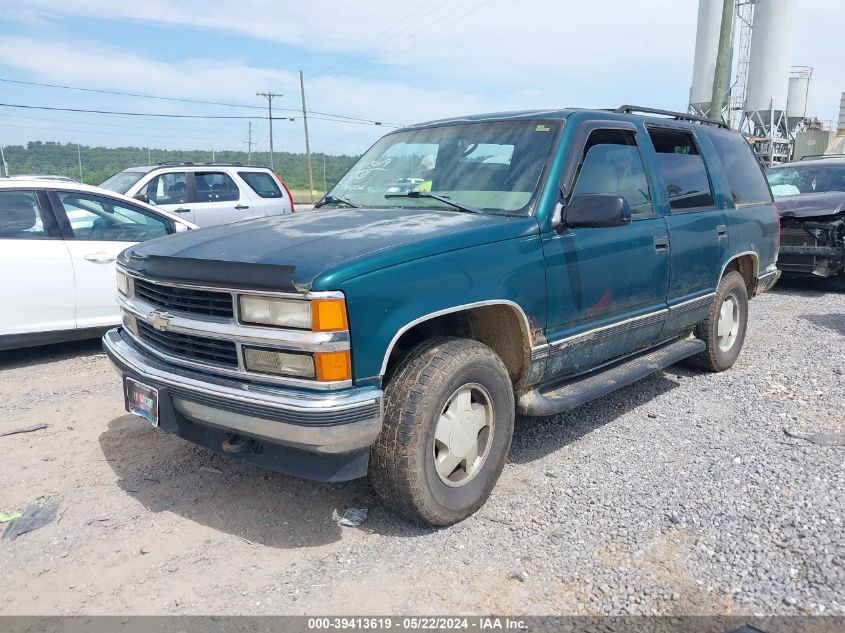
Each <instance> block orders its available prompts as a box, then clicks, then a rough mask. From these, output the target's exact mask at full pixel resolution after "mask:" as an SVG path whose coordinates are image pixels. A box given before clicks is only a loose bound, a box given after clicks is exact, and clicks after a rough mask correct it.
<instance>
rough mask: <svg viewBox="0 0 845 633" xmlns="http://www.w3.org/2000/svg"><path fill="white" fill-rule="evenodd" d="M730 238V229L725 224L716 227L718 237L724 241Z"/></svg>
mask: <svg viewBox="0 0 845 633" xmlns="http://www.w3.org/2000/svg"><path fill="white" fill-rule="evenodd" d="M727 236H728V227H727V226H725V225H724V224H719V225H717V226H716V237H718V238H719V239H722V238H723V237H727Z"/></svg>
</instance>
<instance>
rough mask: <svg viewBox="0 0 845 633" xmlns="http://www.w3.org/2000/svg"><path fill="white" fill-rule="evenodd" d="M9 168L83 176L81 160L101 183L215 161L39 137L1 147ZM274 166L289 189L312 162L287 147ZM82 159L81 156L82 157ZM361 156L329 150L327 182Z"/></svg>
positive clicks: (258, 160) (87, 175)
mask: <svg viewBox="0 0 845 633" xmlns="http://www.w3.org/2000/svg"><path fill="white" fill-rule="evenodd" d="M3 151H4V153H5V156H6V163H7V164H8V166H9V174H10V175H12V176H14V175H19V174H50V175H55V176H68V177H70V178H73V179H75V180H79V172H80V170H79V165H80V162H81V164H82V180H83V181H84V182H86V183H88V184H91V185H98V184H100V183H101V182H102V181H104V180H105V179H106V178H108V177H109V176H111V175H112V174H114V173H116V172H119V171H122V170H124V169H126V168H127V167H137V166H139V165H149V164H150V160H152V163H153V164H155V163H160V162H165V161H191V162H195V163H202V162H211V160H212V156H211V152H209V151H203V150H191V151H182V150H165V149H150V150H149V153H148V151H147V148H145V147H89V146H87V145H80V146H79V151H78V153H77V146H76V145H75V144H72V143H66V144H63V143H53V142H46V143H42V142H41V141H35V142H30V143H27V144H26V146H25V147H24V146H22V145H6V146H4V147H3ZM274 157H275V166H276V171H277V172H279V174H280V175H281V176H282V178H283V179H284V181H285V183H286V184H287V186H288V187H290V188H291V189H307V188H308V167H307V164H306V160H305V154H291V153H289V152H275V153H274ZM80 159H81V161H80ZM357 159H358V157H357V156H345V155H341V156H337V155H330V154H327V155H326V156H325V166H326V182H327V184H328V186H329V187H331V186H332V185H334V184H335V183H336V182H337V181H338V180H339V179H340V178H341V176H343V174H344V173H346V170H348V169H349V168H350V167H351V166H352V165H353V163H354V162H355V161H356V160H357ZM214 160H215V161H217V162H234V163H243V164H244V165H246V164H247V163H248V161H247V153H246V152H235V151H217V152H215V153H214ZM311 162H312V165H313V172H314V188H315V189H318V190H322V189H323V154H312V155H311ZM249 164H252V165H264V166H269V165H270V153H269V152H253V154H252V157H251V160H250V161H249Z"/></svg>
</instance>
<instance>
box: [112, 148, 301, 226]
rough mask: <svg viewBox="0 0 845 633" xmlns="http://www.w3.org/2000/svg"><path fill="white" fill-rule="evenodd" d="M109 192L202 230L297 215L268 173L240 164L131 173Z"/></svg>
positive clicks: (114, 183)
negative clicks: (179, 215)
mask: <svg viewBox="0 0 845 633" xmlns="http://www.w3.org/2000/svg"><path fill="white" fill-rule="evenodd" d="M100 186H101V187H103V188H104V189H110V190H112V191H116V192H117V193H122V194H124V195H127V196H131V197H133V198H136V199H138V200H141V201H142V202H148V203H150V204H153V205H155V206H157V207H161V208H162V209H165V210H167V211H170V212H172V213H179V214H182V215H183V216H184V217H185V219H186V220H188V221H190V222H193V223H194V224H197V225H199V226H210V225H212V224H228V223H229V222H237V221H238V220H246V219H249V218H260V217H264V216H267V215H281V214H283V213H293V210H294V208H293V198H292V197H291V195H290V191H289V190H288V188H287V186H286V185H285V183H284V182H282V179H281V178H279V177H278V175H276V173H275V172H273V171H272V170H270V169H268V168H267V167H247V166H245V165H241V164H240V163H160V164H158V165H154V166H148V167H132V168H130V169H125V170H123V171H122V172H119V173H117V174H115V175H114V176H112V177H111V178H109V179H107V180H106V181H104V182H103V183H101V184H100Z"/></svg>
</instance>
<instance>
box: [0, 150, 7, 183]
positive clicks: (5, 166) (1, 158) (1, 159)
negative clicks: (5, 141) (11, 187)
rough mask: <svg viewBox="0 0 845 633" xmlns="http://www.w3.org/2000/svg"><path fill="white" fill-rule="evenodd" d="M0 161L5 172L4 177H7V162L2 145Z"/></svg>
mask: <svg viewBox="0 0 845 633" xmlns="http://www.w3.org/2000/svg"><path fill="white" fill-rule="evenodd" d="M0 162H2V163H3V164H2V167H3V171H4V172H5V173H6V178H8V177H9V163H7V162H6V154H5V153H3V146H2V145H0Z"/></svg>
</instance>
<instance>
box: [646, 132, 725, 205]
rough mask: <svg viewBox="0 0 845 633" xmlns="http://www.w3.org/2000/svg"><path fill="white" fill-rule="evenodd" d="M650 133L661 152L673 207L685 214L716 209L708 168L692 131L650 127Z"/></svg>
mask: <svg viewBox="0 0 845 633" xmlns="http://www.w3.org/2000/svg"><path fill="white" fill-rule="evenodd" d="M648 135H649V137H651V142H652V144H653V145H654V149H655V151H657V164H658V167H659V170H660V175H661V177H662V179H663V183H664V184H665V186H666V193H667V195H668V197H669V208H670V209H671V210H672V211H674V212H681V213H682V212H687V211H699V210H704V209H712V208H713V207H714V205H715V202H714V199H713V190H712V189H711V187H710V179H709V177H708V175H707V167H706V166H705V165H704V159H703V158H702V157H701V153H700V152H699V151H698V146H697V145H696V144H695V140H694V139H693V137H692V134H690V133H689V132H686V131H684V130H671V129H667V128H658V127H651V126H648Z"/></svg>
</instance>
